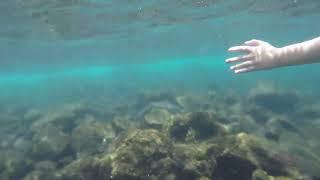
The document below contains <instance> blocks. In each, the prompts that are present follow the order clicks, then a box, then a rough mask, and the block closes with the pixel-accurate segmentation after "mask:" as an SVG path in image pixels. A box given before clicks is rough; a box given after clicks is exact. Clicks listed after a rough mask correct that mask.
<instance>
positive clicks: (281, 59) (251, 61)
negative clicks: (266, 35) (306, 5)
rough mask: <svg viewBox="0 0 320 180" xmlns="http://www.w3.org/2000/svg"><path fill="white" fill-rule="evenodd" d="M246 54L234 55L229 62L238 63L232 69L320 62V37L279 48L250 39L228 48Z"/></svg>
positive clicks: (237, 70) (266, 67) (247, 70)
mask: <svg viewBox="0 0 320 180" xmlns="http://www.w3.org/2000/svg"><path fill="white" fill-rule="evenodd" d="M228 51H229V52H240V53H245V55H242V56H238V57H232V58H229V59H227V60H226V62H227V63H238V64H235V65H232V66H231V67H230V69H231V70H232V71H233V72H234V73H236V74H239V73H246V72H251V71H258V70H268V69H273V68H278V67H285V66H295V65H302V64H310V63H319V62H320V37H317V38H314V39H311V40H308V41H304V42H301V43H297V44H292V45H289V46H284V47H281V48H277V47H274V46H272V45H271V44H269V43H267V42H264V41H261V40H256V39H253V40H250V41H247V42H245V43H244V44H243V45H240V46H234V47H231V48H229V49H228Z"/></svg>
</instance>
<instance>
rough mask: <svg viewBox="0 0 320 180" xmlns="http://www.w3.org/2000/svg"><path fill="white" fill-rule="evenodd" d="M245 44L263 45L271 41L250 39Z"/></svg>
mask: <svg viewBox="0 0 320 180" xmlns="http://www.w3.org/2000/svg"><path fill="white" fill-rule="evenodd" d="M244 44H245V45H248V46H261V45H267V44H269V43H267V42H265V41H261V40H257V39H252V40H250V41H246V42H245V43H244Z"/></svg>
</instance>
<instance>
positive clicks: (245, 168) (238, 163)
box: [212, 153, 257, 180]
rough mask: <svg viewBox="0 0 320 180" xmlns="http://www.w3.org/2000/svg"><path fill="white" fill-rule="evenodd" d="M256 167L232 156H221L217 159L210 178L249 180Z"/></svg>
mask: <svg viewBox="0 0 320 180" xmlns="http://www.w3.org/2000/svg"><path fill="white" fill-rule="evenodd" d="M256 168H257V166H256V165H255V164H254V163H252V162H251V161H249V160H247V159H245V158H242V157H239V156H235V155H233V154H229V153H226V154H223V155H221V156H219V157H218V158H217V167H216V168H215V169H214V172H213V174H212V177H214V178H216V179H238V180H247V179H251V177H252V174H253V172H254V170H255V169H256Z"/></svg>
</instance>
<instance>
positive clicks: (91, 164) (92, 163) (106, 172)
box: [54, 156, 111, 180]
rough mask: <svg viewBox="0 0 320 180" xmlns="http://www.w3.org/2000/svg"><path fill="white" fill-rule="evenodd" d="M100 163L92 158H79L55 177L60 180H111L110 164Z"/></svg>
mask: <svg viewBox="0 0 320 180" xmlns="http://www.w3.org/2000/svg"><path fill="white" fill-rule="evenodd" d="M100 161H101V160H99V159H98V158H95V157H91V156H88V157H85V158H79V159H77V160H75V161H73V162H72V163H70V164H69V165H67V166H65V167H64V168H63V169H61V170H59V171H58V172H56V173H55V175H54V177H56V178H57V179H59V180H82V179H96V180H104V179H111V178H110V174H111V173H110V172H111V167H110V162H109V161H108V162H107V163H106V161H103V163H102V162H100Z"/></svg>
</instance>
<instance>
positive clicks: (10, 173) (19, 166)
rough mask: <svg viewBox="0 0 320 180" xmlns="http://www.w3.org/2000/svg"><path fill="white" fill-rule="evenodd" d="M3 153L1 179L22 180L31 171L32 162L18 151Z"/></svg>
mask: <svg viewBox="0 0 320 180" xmlns="http://www.w3.org/2000/svg"><path fill="white" fill-rule="evenodd" d="M2 153H3V155H4V156H3V159H2V162H3V165H2V166H3V167H2V169H3V170H2V171H1V174H2V175H1V178H3V179H22V178H23V177H24V176H25V175H26V174H27V173H28V172H29V171H30V170H32V160H31V159H29V158H28V157H26V155H25V154H23V153H20V152H18V151H6V152H2Z"/></svg>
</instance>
